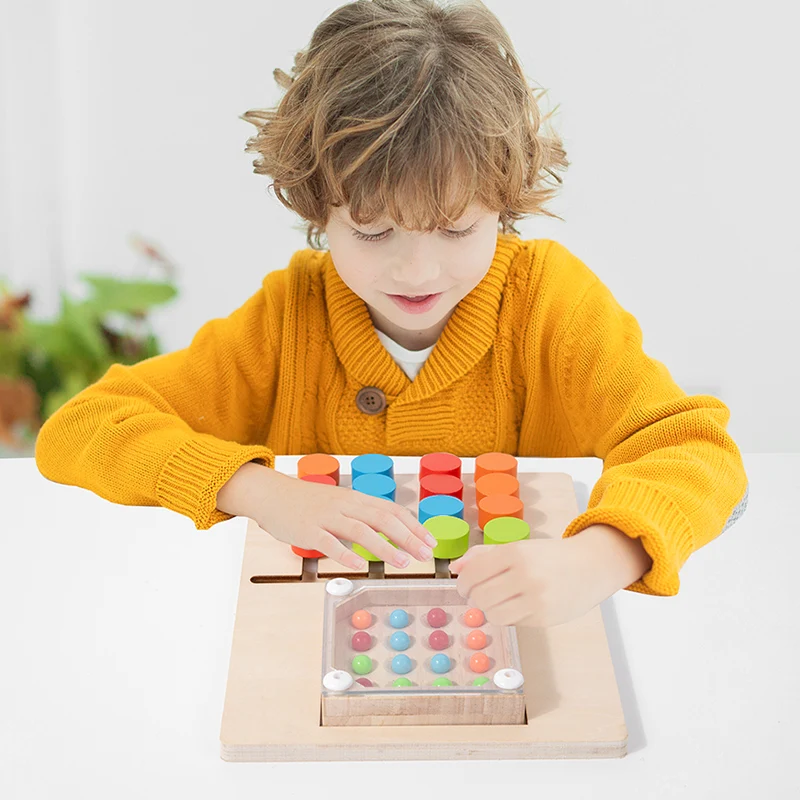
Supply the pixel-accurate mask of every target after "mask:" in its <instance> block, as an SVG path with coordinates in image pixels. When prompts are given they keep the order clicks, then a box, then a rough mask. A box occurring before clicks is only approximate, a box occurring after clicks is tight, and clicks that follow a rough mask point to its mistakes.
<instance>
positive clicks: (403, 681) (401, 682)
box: [392, 678, 414, 686]
mask: <svg viewBox="0 0 800 800" xmlns="http://www.w3.org/2000/svg"><path fill="white" fill-rule="evenodd" d="M413 685H414V684H413V683H411V681H410V680H409V679H408V678H395V679H394V680H393V681H392V686H413Z"/></svg>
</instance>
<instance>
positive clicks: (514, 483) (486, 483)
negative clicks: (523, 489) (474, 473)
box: [475, 472, 519, 503]
mask: <svg viewBox="0 0 800 800" xmlns="http://www.w3.org/2000/svg"><path fill="white" fill-rule="evenodd" d="M490 494H507V495H511V497H519V481H518V480H517V479H516V478H515V477H514V476H513V475H509V474H508V473H506V472H490V473H489V474H488V475H484V476H483V477H482V478H478V480H477V481H475V502H476V503H480V501H481V500H483V498H484V497H488V496H489V495H490Z"/></svg>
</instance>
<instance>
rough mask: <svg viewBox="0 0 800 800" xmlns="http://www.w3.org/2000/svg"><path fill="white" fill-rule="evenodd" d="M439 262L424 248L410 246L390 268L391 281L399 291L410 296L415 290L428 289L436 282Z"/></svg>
mask: <svg viewBox="0 0 800 800" xmlns="http://www.w3.org/2000/svg"><path fill="white" fill-rule="evenodd" d="M440 271H441V269H440V267H439V261H438V259H437V258H436V256H435V255H434V254H433V253H430V252H428V251H427V250H426V248H425V247H420V246H419V245H414V244H412V245H411V246H410V247H409V248H408V249H407V251H406V252H405V253H403V254H402V255H401V256H400V258H399V259H398V260H397V262H395V264H394V265H393V267H392V271H391V272H392V280H393V281H394V283H395V285H396V286H397V287H398V289H400V290H406V293H408V294H411V293H412V292H414V291H415V290H417V289H419V288H422V289H430V288H431V287H432V285H433V284H434V283H435V282H436V281H437V280H438V278H439V273H440Z"/></svg>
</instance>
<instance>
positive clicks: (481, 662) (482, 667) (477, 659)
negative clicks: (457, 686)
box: [469, 652, 489, 672]
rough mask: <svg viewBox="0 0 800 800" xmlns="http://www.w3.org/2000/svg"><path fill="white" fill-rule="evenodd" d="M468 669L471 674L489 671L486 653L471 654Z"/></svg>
mask: <svg viewBox="0 0 800 800" xmlns="http://www.w3.org/2000/svg"><path fill="white" fill-rule="evenodd" d="M469 668H470V669H471V670H472V671H473V672H486V670H487V669H489V656H487V655H486V653H482V652H479V653H473V654H472V655H471V656H470V657H469Z"/></svg>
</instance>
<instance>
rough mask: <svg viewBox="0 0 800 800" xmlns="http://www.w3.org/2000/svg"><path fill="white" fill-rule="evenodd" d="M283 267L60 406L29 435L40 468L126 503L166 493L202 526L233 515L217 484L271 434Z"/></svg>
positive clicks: (270, 462)
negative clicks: (172, 348) (220, 500)
mask: <svg viewBox="0 0 800 800" xmlns="http://www.w3.org/2000/svg"><path fill="white" fill-rule="evenodd" d="M283 272H284V271H282V270H281V271H277V272H273V273H270V274H269V275H267V277H266V278H265V280H264V283H263V286H262V289H261V290H260V291H259V292H257V293H256V294H255V295H253V296H252V297H251V298H250V299H249V300H248V301H247V302H246V303H245V304H244V305H243V306H241V307H240V308H239V309H237V310H236V311H234V312H233V313H232V314H231V315H230V316H228V317H226V318H221V319H214V320H211V321H210V322H208V323H206V324H205V325H203V327H202V328H200V330H199V331H198V332H197V334H196V335H195V336H194V338H193V340H192V342H191V344H190V345H189V347H187V348H185V349H183V350H178V351H176V352H173V353H169V354H166V355H161V356H156V357H155V358H150V359H147V360H146V361H142V362H140V363H138V364H136V365H134V366H123V365H119V364H116V365H114V366H112V367H111V368H110V369H109V370H108V372H107V373H106V374H105V375H104V376H103V377H102V378H101V379H100V380H99V381H97V382H96V383H94V384H92V385H91V386H89V387H87V388H86V389H84V390H83V391H82V392H80V393H79V394H78V395H76V396H75V397H73V398H72V399H71V400H70V401H68V402H67V403H66V404H65V405H63V406H62V407H61V408H60V409H59V410H58V411H56V412H55V414H53V415H52V416H51V417H50V418H49V419H48V420H47V421H46V422H45V424H44V425H43V426H42V429H41V431H40V433H39V436H38V439H37V442H36V454H35V455H36V463H37V466H38V468H39V470H40V471H41V473H42V474H43V475H44V476H45V477H46V478H48V479H50V480H52V481H55V482H57V483H64V484H70V485H74V486H81V487H83V488H86V489H90V490H91V491H93V492H95V493H96V494H98V495H100V496H101V497H104V498H105V499H107V500H111V501H112V502H115V503H121V504H124V505H161V506H164V507H166V508H170V509H172V510H174V511H177V512H179V513H181V514H184V515H185V516H187V517H189V518H190V519H192V520H193V521H194V523H195V526H196V527H197V529H198V530H202V529H207V528H209V527H211V526H212V525H214V524H215V523H217V522H220V521H222V520H225V519H229V518H230V516H231V515H230V514H226V513H223V512H221V511H219V510H218V509H217V508H216V497H217V492H218V491H219V489H220V488H221V487H222V486H223V485H224V484H225V483H226V481H227V480H228V479H229V478H230V477H231V476H232V475H233V474H234V472H236V470H237V469H238V468H239V467H240V466H241V465H242V464H245V463H246V462H248V461H256V462H258V463H261V464H264V465H266V466H269V467H274V464H275V461H274V453H273V451H272V450H271V449H270V448H269V447H267V446H266V434H267V431H268V430H269V423H270V420H271V414H272V408H273V406H274V401H275V392H276V383H277V378H278V366H279V359H280V340H281V328H282V314H283V308H282V303H281V298H282V294H283V283H284V275H283Z"/></svg>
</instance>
